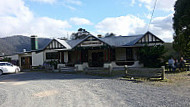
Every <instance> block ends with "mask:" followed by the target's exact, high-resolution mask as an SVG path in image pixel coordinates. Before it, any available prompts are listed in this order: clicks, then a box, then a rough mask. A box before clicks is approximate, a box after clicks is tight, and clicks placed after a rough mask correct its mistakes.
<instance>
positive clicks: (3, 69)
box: [0, 62, 20, 75]
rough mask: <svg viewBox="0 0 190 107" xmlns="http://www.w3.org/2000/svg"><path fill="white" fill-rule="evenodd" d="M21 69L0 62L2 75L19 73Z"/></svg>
mask: <svg viewBox="0 0 190 107" xmlns="http://www.w3.org/2000/svg"><path fill="white" fill-rule="evenodd" d="M18 72H20V68H19V67H18V66H15V65H13V64H11V63H9V62H0V75H2V74H3V73H18Z"/></svg>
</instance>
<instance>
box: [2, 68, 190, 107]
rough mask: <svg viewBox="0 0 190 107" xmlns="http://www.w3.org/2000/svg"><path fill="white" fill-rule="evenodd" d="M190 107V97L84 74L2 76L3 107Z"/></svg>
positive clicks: (156, 88)
mask: <svg viewBox="0 0 190 107" xmlns="http://www.w3.org/2000/svg"><path fill="white" fill-rule="evenodd" d="M138 106H144V107H146V106H147V107H152V106H167V107H179V106H183V107H189V106H190V96H189V94H182V93H180V94H179V93H177V92H175V91H171V87H158V86H152V85H147V84H144V83H133V82H131V81H123V80H118V79H113V78H112V79H111V78H102V77H94V76H88V75H83V74H63V73H42V72H30V73H26V72H25V73H19V74H11V75H2V76H0V107H138Z"/></svg>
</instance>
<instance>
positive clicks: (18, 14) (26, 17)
mask: <svg viewBox="0 0 190 107" xmlns="http://www.w3.org/2000/svg"><path fill="white" fill-rule="evenodd" d="M0 20H1V26H0V37H2V36H11V35H20V34H21V35H33V34H35V35H39V36H45V37H58V36H63V35H64V34H65V35H66V33H67V31H66V29H67V28H70V27H71V25H69V23H68V22H67V21H62V20H55V19H51V18H47V17H35V16H34V15H33V13H32V12H31V11H30V10H29V8H28V7H26V6H25V5H24V2H23V1H22V0H17V1H16V0H6V1H5V0H4V1H0Z"/></svg>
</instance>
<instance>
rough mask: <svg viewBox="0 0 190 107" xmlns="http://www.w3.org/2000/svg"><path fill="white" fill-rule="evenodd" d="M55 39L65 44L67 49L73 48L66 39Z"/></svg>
mask: <svg viewBox="0 0 190 107" xmlns="http://www.w3.org/2000/svg"><path fill="white" fill-rule="evenodd" d="M55 40H56V41H58V42H59V43H60V44H61V45H63V46H65V48H66V49H71V46H70V45H69V44H68V43H67V42H66V41H65V40H61V39H55Z"/></svg>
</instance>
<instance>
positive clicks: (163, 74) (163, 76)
mask: <svg viewBox="0 0 190 107" xmlns="http://www.w3.org/2000/svg"><path fill="white" fill-rule="evenodd" d="M161 68H162V77H161V79H162V80H164V79H165V66H162V67H161Z"/></svg>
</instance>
